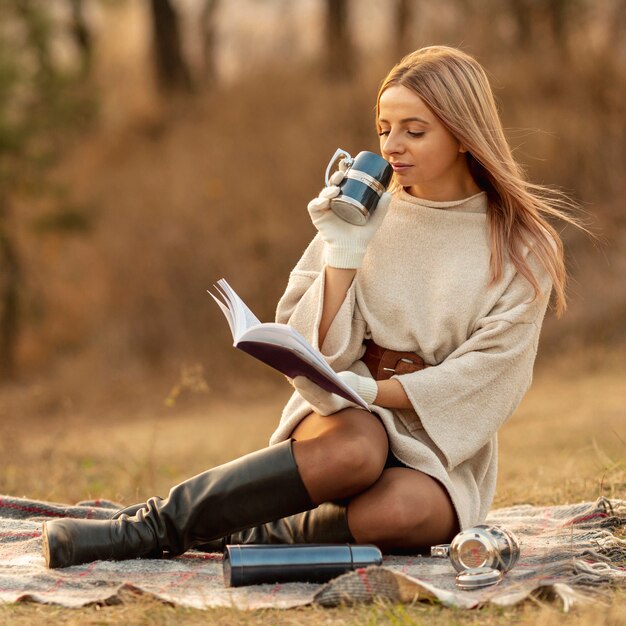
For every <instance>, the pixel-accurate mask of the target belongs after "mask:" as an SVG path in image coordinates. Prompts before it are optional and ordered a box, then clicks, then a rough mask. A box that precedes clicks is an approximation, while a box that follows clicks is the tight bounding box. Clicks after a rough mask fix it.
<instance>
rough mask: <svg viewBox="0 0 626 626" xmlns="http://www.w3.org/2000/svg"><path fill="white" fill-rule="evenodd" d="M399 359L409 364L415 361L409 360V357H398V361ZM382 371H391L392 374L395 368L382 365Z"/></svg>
mask: <svg viewBox="0 0 626 626" xmlns="http://www.w3.org/2000/svg"><path fill="white" fill-rule="evenodd" d="M400 361H402V362H403V363H409V364H412V363H415V361H411V359H405V358H401V359H398V363H400ZM383 372H391V373H392V374H395V373H396V370H395V369H393V368H391V367H383Z"/></svg>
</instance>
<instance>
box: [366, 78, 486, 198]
mask: <svg viewBox="0 0 626 626" xmlns="http://www.w3.org/2000/svg"><path fill="white" fill-rule="evenodd" d="M379 111H380V113H379V118H378V127H379V135H380V151H381V154H382V155H383V157H384V158H385V159H387V161H389V162H390V163H391V165H392V166H393V170H394V172H395V175H396V180H397V181H398V183H399V184H400V185H402V186H403V187H405V188H406V189H407V191H408V192H409V193H410V194H412V195H414V196H417V197H419V198H425V199H428V200H439V201H446V200H460V199H462V198H466V197H468V196H469V195H472V194H474V193H477V192H478V191H480V189H479V188H478V186H477V185H476V183H475V182H474V180H473V178H472V176H471V174H470V172H469V168H468V166H467V160H466V159H465V152H466V150H465V148H464V147H463V146H461V144H460V143H459V141H458V140H457V139H456V138H455V137H454V135H452V133H451V132H450V131H449V130H448V129H447V128H446V127H445V126H444V125H443V124H442V123H441V122H440V121H439V119H438V118H437V116H436V115H435V114H434V113H433V112H432V111H431V110H430V109H429V108H428V106H427V105H426V104H425V103H424V101H423V100H422V99H421V98H420V97H419V96H418V95H417V94H416V93H415V92H413V91H411V90H410V89H408V88H407V87H404V86H402V85H393V86H391V87H389V88H388V89H386V90H385V91H384V92H383V94H382V95H381V97H380V104H379Z"/></svg>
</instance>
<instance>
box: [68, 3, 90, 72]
mask: <svg viewBox="0 0 626 626" xmlns="http://www.w3.org/2000/svg"><path fill="white" fill-rule="evenodd" d="M69 3H70V9H71V15H72V21H71V24H70V30H71V33H72V36H73V37H74V41H75V42H76V47H77V48H78V50H79V51H80V59H81V71H82V73H83V74H88V73H89V71H90V69H91V59H92V55H93V40H92V37H91V31H90V29H89V26H88V24H87V20H86V19H85V13H84V8H85V1H84V0H69Z"/></svg>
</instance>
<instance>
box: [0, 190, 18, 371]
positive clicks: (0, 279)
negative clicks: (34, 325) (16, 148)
mask: <svg viewBox="0 0 626 626" xmlns="http://www.w3.org/2000/svg"><path fill="white" fill-rule="evenodd" d="M7 217H8V216H7V205H6V200H5V199H4V198H2V197H0V382H4V381H7V380H11V379H13V378H15V376H16V375H17V342H18V335H19V330H20V324H19V284H20V263H19V258H18V254H17V249H16V247H15V244H14V242H13V239H12V238H11V236H10V234H9V232H8V225H7V221H8V220H7Z"/></svg>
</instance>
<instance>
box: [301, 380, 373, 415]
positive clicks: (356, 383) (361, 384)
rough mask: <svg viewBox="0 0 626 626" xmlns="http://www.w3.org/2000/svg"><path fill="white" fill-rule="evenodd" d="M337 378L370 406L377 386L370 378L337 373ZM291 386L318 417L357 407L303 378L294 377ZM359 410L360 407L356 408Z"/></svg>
mask: <svg viewBox="0 0 626 626" xmlns="http://www.w3.org/2000/svg"><path fill="white" fill-rule="evenodd" d="M339 377H340V378H341V379H342V380H343V382H344V383H346V384H347V385H348V386H349V387H350V388H351V389H352V390H353V391H356V393H358V394H359V395H360V396H361V398H363V400H365V402H367V404H372V403H373V402H374V400H376V395H377V394H378V385H377V384H376V381H375V380H373V379H372V378H367V377H365V376H359V375H358V374H355V373H354V372H339ZM292 385H293V386H294V387H295V389H296V390H297V392H298V393H299V394H300V395H301V396H302V397H303V398H304V399H305V400H306V401H307V402H308V403H309V405H310V406H311V408H312V409H313V410H314V411H315V412H316V413H318V414H319V415H332V414H333V413H337V412H338V411H341V410H343V409H348V408H350V407H357V405H356V404H354V403H353V402H350V400H346V399H345V398H342V397H341V396H338V395H336V394H334V393H329V392H328V391H326V390H325V389H322V388H321V387H320V386H318V385H316V384H315V383H313V382H311V381H310V380H309V379H308V378H305V377H304V376H296V377H295V378H294V379H293V381H292ZM357 408H360V407H357Z"/></svg>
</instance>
